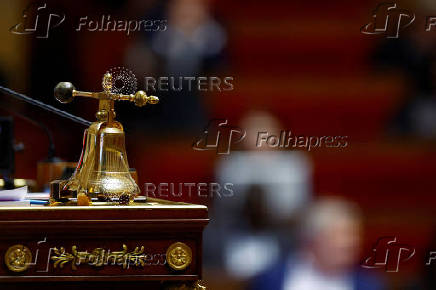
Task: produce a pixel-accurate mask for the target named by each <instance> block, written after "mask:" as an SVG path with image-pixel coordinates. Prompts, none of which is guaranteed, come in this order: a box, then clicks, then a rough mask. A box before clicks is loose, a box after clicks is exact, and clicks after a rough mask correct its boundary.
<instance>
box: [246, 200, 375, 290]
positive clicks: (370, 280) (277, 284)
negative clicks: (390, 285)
mask: <svg viewBox="0 0 436 290" xmlns="http://www.w3.org/2000/svg"><path fill="white" fill-rule="evenodd" d="M360 242H361V218H360V214H359V211H358V209H357V208H356V207H355V206H354V205H353V204H350V203H348V202H345V201H343V200H341V199H337V198H331V197H330V198H322V199H319V200H318V201H315V202H314V204H313V205H311V206H310V208H309V209H308V210H307V211H306V212H305V214H304V215H303V216H302V221H301V226H300V246H299V249H298V250H297V251H296V252H295V253H292V254H290V255H289V256H287V257H286V259H284V260H283V261H281V262H280V263H277V264H276V265H274V266H272V267H271V268H270V269H268V270H267V271H265V272H264V273H262V274H260V275H259V276H257V277H256V278H255V279H254V280H253V281H252V283H251V286H250V287H249V289H250V290H266V289H274V290H315V289H316V290H379V289H384V288H383V286H382V285H383V284H382V283H381V281H380V280H379V279H377V278H376V277H373V276H370V275H367V272H366V273H365V274H364V273H362V272H361V271H359V270H357V269H356V266H357V265H356V264H357V262H358V259H359V247H360Z"/></svg>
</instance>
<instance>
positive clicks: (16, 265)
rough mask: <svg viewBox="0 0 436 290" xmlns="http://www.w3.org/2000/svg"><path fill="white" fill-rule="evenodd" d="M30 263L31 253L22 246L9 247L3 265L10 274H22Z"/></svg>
mask: <svg viewBox="0 0 436 290" xmlns="http://www.w3.org/2000/svg"><path fill="white" fill-rule="evenodd" d="M31 263H32V252H31V251H30V250H29V248H28V247H26V246H23V245H14V246H11V247H9V249H8V250H7V251H6V254H5V264H6V266H7V267H8V269H9V270H11V271H12V272H17V273H20V272H24V271H26V270H27V269H28V268H29V267H30V265H31Z"/></svg>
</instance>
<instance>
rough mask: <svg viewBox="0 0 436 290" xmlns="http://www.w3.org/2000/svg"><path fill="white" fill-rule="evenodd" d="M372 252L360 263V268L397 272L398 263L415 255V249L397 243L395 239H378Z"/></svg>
mask: <svg viewBox="0 0 436 290" xmlns="http://www.w3.org/2000/svg"><path fill="white" fill-rule="evenodd" d="M372 251H373V253H372V255H371V256H370V257H368V258H367V259H366V260H365V261H364V262H363V263H362V267H364V268H384V269H385V271H386V272H398V271H399V269H400V263H401V262H406V261H408V260H410V259H411V258H412V257H413V256H414V255H415V248H413V247H411V246H409V245H406V244H400V243H398V242H397V238H396V237H383V238H380V239H378V241H377V242H376V244H375V245H374V247H373V249H372Z"/></svg>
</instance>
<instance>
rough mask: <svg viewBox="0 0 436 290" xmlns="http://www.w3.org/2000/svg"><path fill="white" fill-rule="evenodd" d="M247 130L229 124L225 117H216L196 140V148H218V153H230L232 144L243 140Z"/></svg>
mask: <svg viewBox="0 0 436 290" xmlns="http://www.w3.org/2000/svg"><path fill="white" fill-rule="evenodd" d="M245 135H246V132H245V130H242V129H241V128H238V127H233V126H230V125H228V124H227V120H225V119H215V120H212V121H210V122H209V124H208V126H207V127H206V128H205V129H204V131H203V135H202V136H201V137H200V138H198V139H197V140H196V141H194V144H193V146H192V148H193V149H194V150H200V151H203V150H216V152H217V154H230V149H231V146H232V144H236V143H239V142H241V141H242V140H243V139H244V138H245Z"/></svg>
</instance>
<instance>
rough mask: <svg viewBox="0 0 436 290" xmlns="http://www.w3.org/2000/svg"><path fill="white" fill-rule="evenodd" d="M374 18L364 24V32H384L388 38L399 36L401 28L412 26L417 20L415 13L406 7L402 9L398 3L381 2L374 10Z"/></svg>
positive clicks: (362, 30) (362, 29)
mask: <svg viewBox="0 0 436 290" xmlns="http://www.w3.org/2000/svg"><path fill="white" fill-rule="evenodd" d="M372 17H373V20H372V21H371V22H370V23H368V24H366V25H364V26H362V28H361V29H360V31H361V32H362V33H364V34H384V35H386V37H387V38H398V37H399V35H400V30H402V29H404V28H406V27H408V26H410V25H411V24H412V23H413V21H415V14H414V13H412V12H410V11H409V10H406V9H400V8H398V7H397V4H396V3H381V4H379V5H378V6H377V8H376V9H375V10H374V11H373V15H372Z"/></svg>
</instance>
